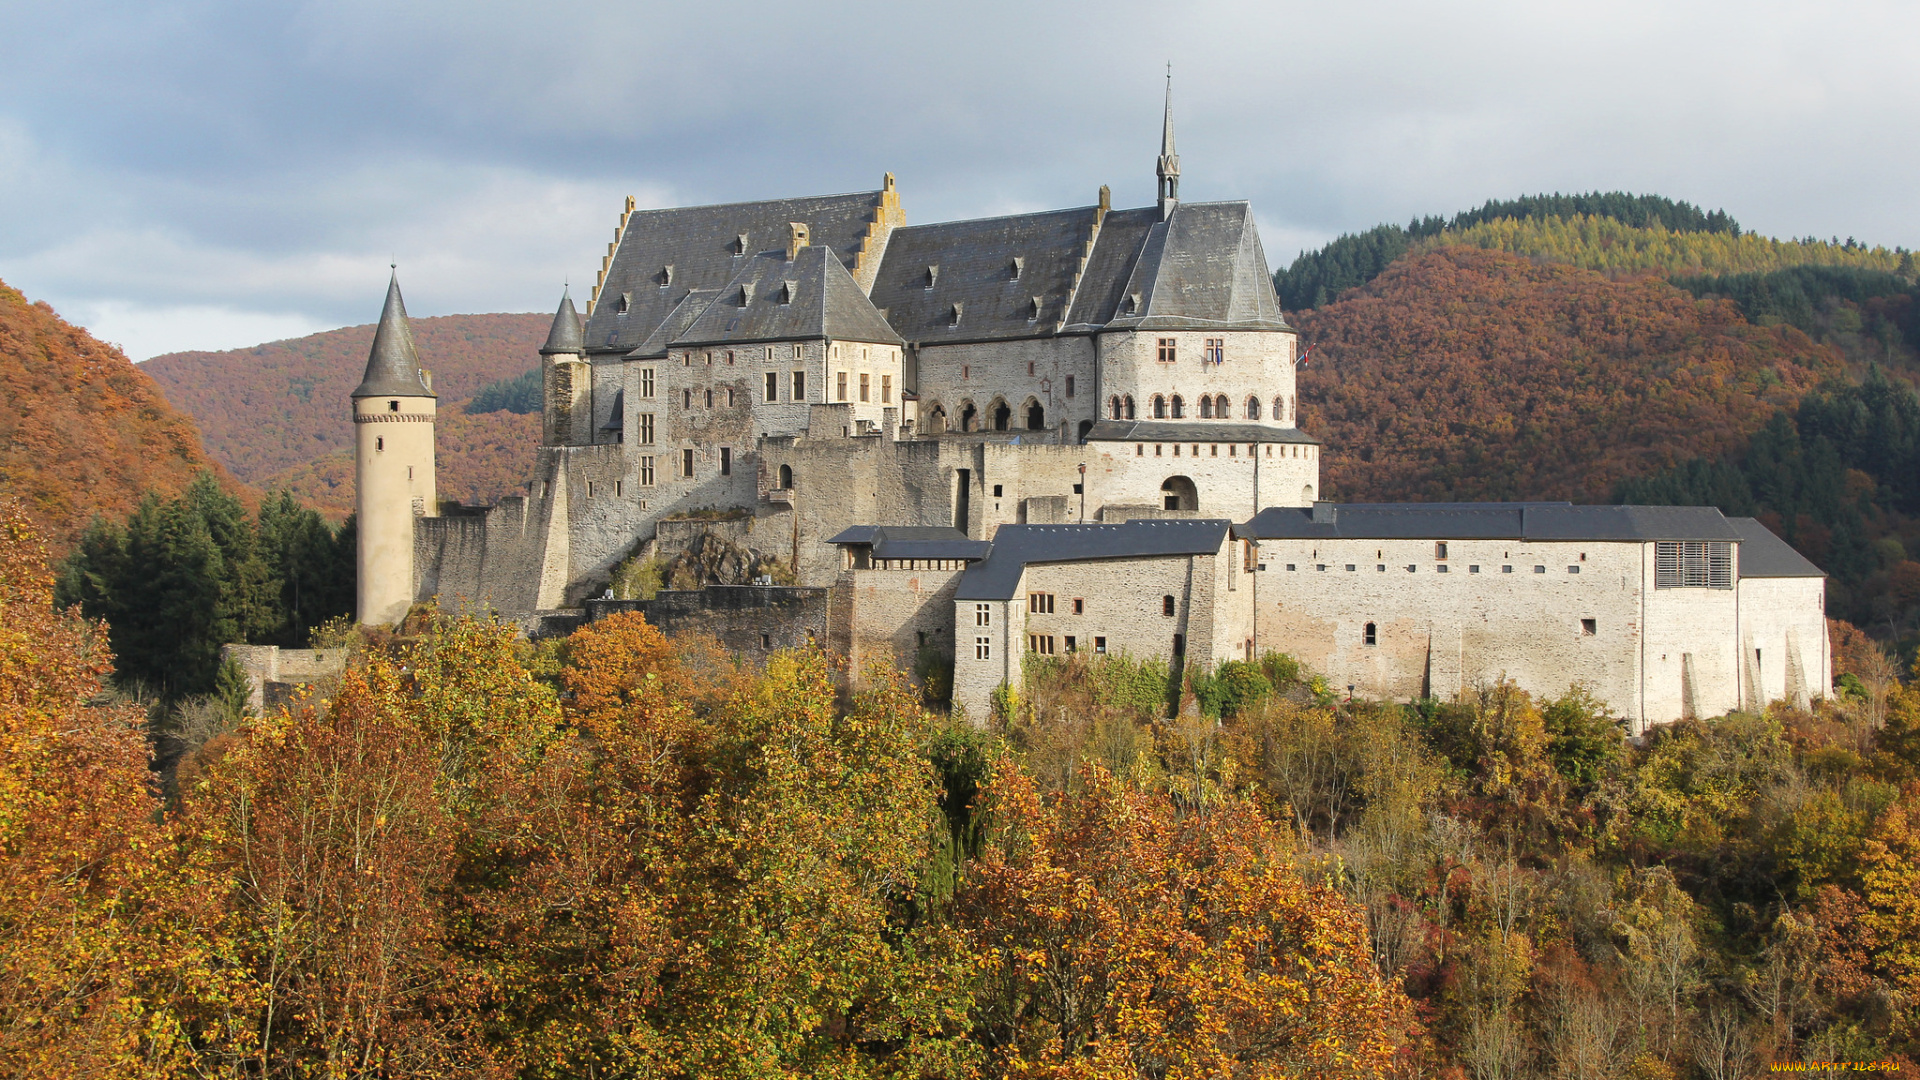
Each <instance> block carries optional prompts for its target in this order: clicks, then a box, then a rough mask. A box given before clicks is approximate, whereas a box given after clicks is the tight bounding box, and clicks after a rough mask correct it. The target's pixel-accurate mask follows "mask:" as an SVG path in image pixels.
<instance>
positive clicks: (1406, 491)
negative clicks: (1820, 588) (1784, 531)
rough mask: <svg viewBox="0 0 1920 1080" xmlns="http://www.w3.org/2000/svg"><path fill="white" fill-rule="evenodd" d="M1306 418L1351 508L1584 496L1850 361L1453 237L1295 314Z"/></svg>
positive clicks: (1688, 298) (1803, 338) (1708, 311)
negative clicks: (1307, 347)
mask: <svg viewBox="0 0 1920 1080" xmlns="http://www.w3.org/2000/svg"><path fill="white" fill-rule="evenodd" d="M1292 318H1293V319H1294V321H1295V323H1296V324H1297V326H1298V328H1299V330H1300V332H1301V334H1302V336H1303V337H1304V338H1305V339H1306V340H1307V341H1309V342H1312V343H1313V348H1312V352H1311V353H1310V354H1309V357H1308V360H1307V363H1306V365H1305V367H1304V368H1303V369H1302V370H1301V372H1300V401H1301V407H1302V413H1303V417H1302V423H1303V426H1304V427H1306V428H1307V429H1308V430H1309V431H1311V432H1312V433H1313V434H1315V435H1317V436H1319V437H1321V438H1323V439H1325V440H1326V441H1327V450H1326V466H1325V468H1326V471H1325V473H1324V474H1323V477H1322V479H1323V481H1324V482H1325V485H1326V487H1327V490H1328V492H1329V493H1330V494H1331V495H1332V496H1333V497H1334V498H1338V499H1340V500H1343V501H1364V500H1394V499H1414V500H1428V501H1446V500H1456V499H1458V500H1469V499H1571V500H1573V501H1576V502H1599V501H1603V500H1605V499H1606V498H1607V497H1608V496H1609V495H1611V494H1612V492H1613V490H1614V489H1615V488H1616V487H1617V486H1618V485H1619V484H1620V483H1621V482H1622V481H1624V480H1626V479H1628V478H1631V477H1637V476H1642V475H1645V474H1648V473H1652V472H1656V471H1659V470H1661V469H1665V468H1667V467H1669V466H1671V465H1674V464H1677V463H1679V462H1681V461H1683V460H1686V459H1689V458H1693V457H1701V456H1717V455H1722V454H1726V453H1729V452H1731V451H1733V450H1735V449H1738V448H1739V447H1741V446H1743V445H1744V444H1745V442H1746V440H1747V439H1748V437H1750V436H1751V435H1752V434H1753V433H1754V432H1755V431H1757V430H1759V429H1760V427H1761V426H1762V425H1764V424H1765V423H1766V422H1767V419H1768V418H1769V417H1770V416H1772V415H1773V414H1774V413H1775V412H1776V411H1778V410H1780V409H1782V408H1787V407H1791V406H1793V405H1794V404H1795V403H1796V402H1797V401H1798V399H1799V397H1800V396H1801V395H1802V394H1803V393H1805V392H1806V391H1808V390H1810V389H1811V388H1813V387H1814V386H1815V385H1817V384H1818V383H1819V381H1820V380H1821V379H1822V378H1823V377H1828V376H1832V375H1835V374H1837V373H1838V372H1839V371H1840V370H1841V363H1840V358H1839V355H1838V353H1837V352H1835V351H1834V350H1833V349H1831V348H1826V347H1823V346H1820V345H1817V344H1815V343H1814V342H1813V341H1812V340H1811V339H1810V338H1808V337H1807V335H1806V334H1804V333H1801V332H1800V331H1799V330H1797V329H1794V328H1792V327H1788V326H1778V327H1758V326H1754V325H1752V324H1750V323H1748V322H1747V321H1746V320H1745V319H1743V318H1742V317H1741V316H1740V313H1739V311H1738V310H1737V309H1736V308H1735V307H1734V305H1732V304H1730V303H1727V302H1725V301H1721V300H1701V299H1697V298H1695V297H1694V296H1693V295H1692V294H1690V293H1687V292H1685V291H1683V290H1681V289H1678V288H1675V287H1674V286H1671V285H1668V284H1666V283H1665V282H1661V281H1656V280H1647V279H1640V280H1633V281H1616V280H1612V279H1609V278H1608V277H1606V276H1605V275H1603V274H1600V273H1597V272H1595V271H1592V270H1583V269H1580V268H1577V267H1572V266H1566V265H1561V264H1556V263H1548V262H1536V261H1533V260H1529V259H1525V258H1521V257H1519V256H1517V255H1511V254H1507V253H1504V252H1497V251H1485V250H1479V249H1475V248H1469V247H1443V248H1439V249H1436V250H1433V251H1429V252H1425V253H1422V254H1418V255H1415V256H1412V257H1409V258H1406V259H1403V260H1401V261H1398V262H1396V263H1394V264H1393V265H1392V266H1390V267H1389V268H1388V269H1387V271H1386V272H1385V273H1383V274H1381V275H1380V276H1379V277H1378V278H1376V279H1375V280H1374V281H1372V282H1371V283H1369V284H1368V285H1366V286H1365V287H1363V288H1361V289H1359V290H1357V291H1355V292H1353V293H1351V294H1349V295H1347V296H1345V297H1343V298H1342V299H1341V300H1339V301H1337V302H1335V303H1332V304H1328V305H1326V306H1324V307H1320V308H1315V309H1312V310H1309V311H1305V312H1300V313H1297V314H1295V315H1294V316H1292Z"/></svg>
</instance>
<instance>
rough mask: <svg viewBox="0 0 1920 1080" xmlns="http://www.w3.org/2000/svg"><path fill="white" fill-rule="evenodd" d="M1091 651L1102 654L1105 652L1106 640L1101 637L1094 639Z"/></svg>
mask: <svg viewBox="0 0 1920 1080" xmlns="http://www.w3.org/2000/svg"><path fill="white" fill-rule="evenodd" d="M1093 651H1094V652H1096V653H1102V654H1104V653H1105V652H1106V651H1107V639H1106V638H1103V637H1097V638H1094V639H1093Z"/></svg>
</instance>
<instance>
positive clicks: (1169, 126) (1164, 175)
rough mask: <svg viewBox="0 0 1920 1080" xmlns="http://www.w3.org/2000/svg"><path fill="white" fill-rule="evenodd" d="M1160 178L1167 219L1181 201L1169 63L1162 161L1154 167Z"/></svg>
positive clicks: (1162, 217) (1163, 214) (1162, 212)
mask: <svg viewBox="0 0 1920 1080" xmlns="http://www.w3.org/2000/svg"><path fill="white" fill-rule="evenodd" d="M1154 174H1155V175H1156V176H1158V177H1159V179H1160V185H1159V190H1160V220H1162V221H1165V220H1166V219H1167V215H1168V214H1171V213H1172V212H1173V207H1174V204H1175V203H1177V202H1179V201H1180V155H1179V153H1178V152H1176V151H1175V150H1174V148H1173V65H1172V64H1171V63H1169V64H1168V65H1167V113H1166V123H1165V126H1164V127H1163V128H1162V129H1161V132H1160V161H1159V164H1158V165H1157V166H1155V168H1154Z"/></svg>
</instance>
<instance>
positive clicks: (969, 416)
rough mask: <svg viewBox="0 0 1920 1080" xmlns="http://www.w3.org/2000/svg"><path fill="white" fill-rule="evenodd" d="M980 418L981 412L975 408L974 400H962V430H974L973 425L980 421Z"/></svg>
mask: <svg viewBox="0 0 1920 1080" xmlns="http://www.w3.org/2000/svg"><path fill="white" fill-rule="evenodd" d="M979 418H980V414H979V412H977V411H976V410H975V409H974V407H973V402H971V401H962V402H961V403H960V430H961V431H972V430H973V425H974V424H976V423H978V422H979Z"/></svg>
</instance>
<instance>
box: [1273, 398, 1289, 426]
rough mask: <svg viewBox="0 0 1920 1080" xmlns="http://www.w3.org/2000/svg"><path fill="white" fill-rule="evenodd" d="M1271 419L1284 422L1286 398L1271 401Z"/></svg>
mask: <svg viewBox="0 0 1920 1080" xmlns="http://www.w3.org/2000/svg"><path fill="white" fill-rule="evenodd" d="M1273 418H1274V419H1275V420H1278V421H1285V420H1286V418H1287V399H1286V398H1284V397H1277V398H1274V399H1273Z"/></svg>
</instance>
